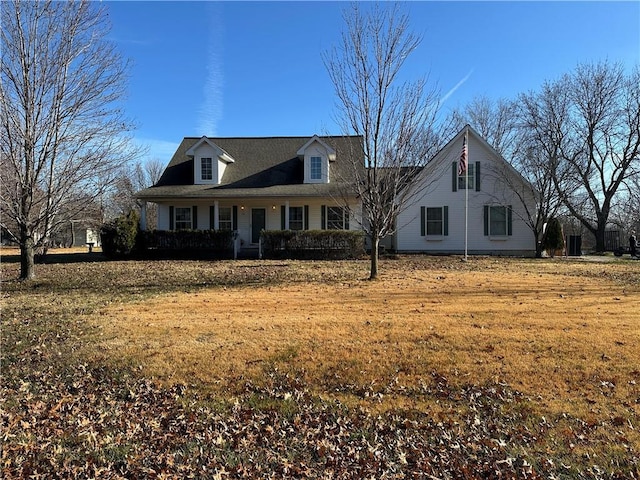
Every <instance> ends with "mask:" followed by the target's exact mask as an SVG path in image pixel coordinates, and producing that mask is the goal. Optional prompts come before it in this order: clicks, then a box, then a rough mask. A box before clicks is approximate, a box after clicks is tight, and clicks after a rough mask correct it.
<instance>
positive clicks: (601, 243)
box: [593, 222, 606, 253]
mask: <svg viewBox="0 0 640 480" xmlns="http://www.w3.org/2000/svg"><path fill="white" fill-rule="evenodd" d="M605 228H606V224H604V223H601V222H598V227H597V228H596V230H595V232H593V233H594V234H595V237H596V252H597V253H604V251H605V240H604V237H605V235H604V232H605Z"/></svg>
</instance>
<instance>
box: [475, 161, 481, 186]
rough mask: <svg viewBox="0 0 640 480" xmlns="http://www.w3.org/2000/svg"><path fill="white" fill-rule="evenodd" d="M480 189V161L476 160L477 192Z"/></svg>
mask: <svg viewBox="0 0 640 480" xmlns="http://www.w3.org/2000/svg"><path fill="white" fill-rule="evenodd" d="M479 191H480V162H476V192H479Z"/></svg>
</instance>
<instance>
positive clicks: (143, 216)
mask: <svg viewBox="0 0 640 480" xmlns="http://www.w3.org/2000/svg"><path fill="white" fill-rule="evenodd" d="M72 226H73V225H72ZM146 229H147V202H142V205H140V230H142V231H143V232H144V231H145V230H146Z"/></svg>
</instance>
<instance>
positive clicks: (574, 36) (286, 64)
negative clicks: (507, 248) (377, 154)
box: [103, 1, 640, 162]
mask: <svg viewBox="0 0 640 480" xmlns="http://www.w3.org/2000/svg"><path fill="white" fill-rule="evenodd" d="M103 5H105V6H106V8H107V11H108V14H109V19H110V22H111V26H112V30H111V33H110V35H109V39H110V40H111V41H113V42H115V44H116V45H117V47H118V49H119V50H120V52H121V53H122V55H123V56H124V57H125V58H128V59H129V60H130V61H131V70H130V78H129V94H128V98H127V100H126V105H125V108H126V113H127V115H128V116H129V117H130V118H131V119H132V120H134V121H135V122H136V123H137V125H138V129H137V131H136V132H135V137H136V141H137V142H139V143H140V144H142V145H145V146H147V147H148V152H147V153H146V154H145V157H144V158H158V159H160V160H162V161H163V162H168V161H169V159H170V158H171V155H172V154H173V152H174V151H175V149H176V147H177V145H178V144H179V142H180V141H181V140H182V138H183V137H185V136H200V135H208V136H225V137H235V136H239V137H247V136H280V135H283V136H297V135H301V136H306V135H313V134H314V133H317V134H324V133H331V134H339V133H342V132H340V131H338V130H337V127H336V126H335V124H334V122H333V120H332V118H333V114H334V112H335V105H336V103H335V102H336V99H335V95H334V92H333V86H332V84H331V82H330V80H329V77H328V75H327V72H326V69H325V67H324V65H323V63H322V57H321V55H322V53H323V52H325V51H326V50H328V49H330V48H331V47H332V46H334V45H337V44H338V42H339V40H340V34H341V32H342V31H343V29H344V22H343V18H342V12H343V10H345V9H347V10H348V9H349V8H350V4H349V3H347V2H266V1H264V2H231V1H228V2H161V1H152V2H134V1H122V2H118V1H116V2H113V1H107V2H104V3H103ZM403 8H404V10H405V11H406V12H407V13H408V14H409V15H410V19H411V28H412V30H413V31H414V32H415V33H417V34H419V35H421V36H422V38H423V40H422V43H421V44H420V47H419V48H418V50H417V51H415V52H414V53H413V54H412V56H411V57H410V58H409V59H408V61H407V63H406V66H405V69H404V73H403V74H404V75H405V76H406V78H407V79H416V78H418V77H420V76H422V75H427V74H428V75H429V78H430V80H431V82H432V84H434V85H436V86H437V87H438V88H439V89H440V91H441V92H442V95H441V98H446V100H445V101H444V103H443V114H446V113H447V112H448V111H449V110H451V109H452V108H455V107H460V106H463V105H464V104H465V103H467V102H468V101H469V100H471V99H472V98H473V97H474V96H477V95H486V96H488V97H490V98H494V99H498V98H515V97H516V96H517V95H518V94H519V93H522V92H527V91H530V90H535V89H537V88H539V87H540V86H541V85H542V83H543V82H544V81H545V80H553V79H556V78H558V77H559V76H561V75H562V74H563V73H568V72H570V71H571V70H573V68H574V67H575V66H576V65H577V64H578V63H580V62H589V61H598V60H603V59H608V60H610V61H613V62H618V61H619V62H622V63H623V64H624V65H625V66H626V67H627V68H628V69H631V67H632V66H633V65H637V64H639V63H640V2H637V1H633V2H631V1H629V2H550V1H547V2H506V1H505V2H481V1H476V2H462V1H456V2H435V1H429V2H407V3H404V4H403Z"/></svg>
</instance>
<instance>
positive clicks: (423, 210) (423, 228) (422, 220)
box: [420, 207, 427, 237]
mask: <svg viewBox="0 0 640 480" xmlns="http://www.w3.org/2000/svg"><path fill="white" fill-rule="evenodd" d="M426 210H427V209H426V208H425V207H420V236H421V237H424V236H425V234H426V225H425V220H426V219H425V214H426Z"/></svg>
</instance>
